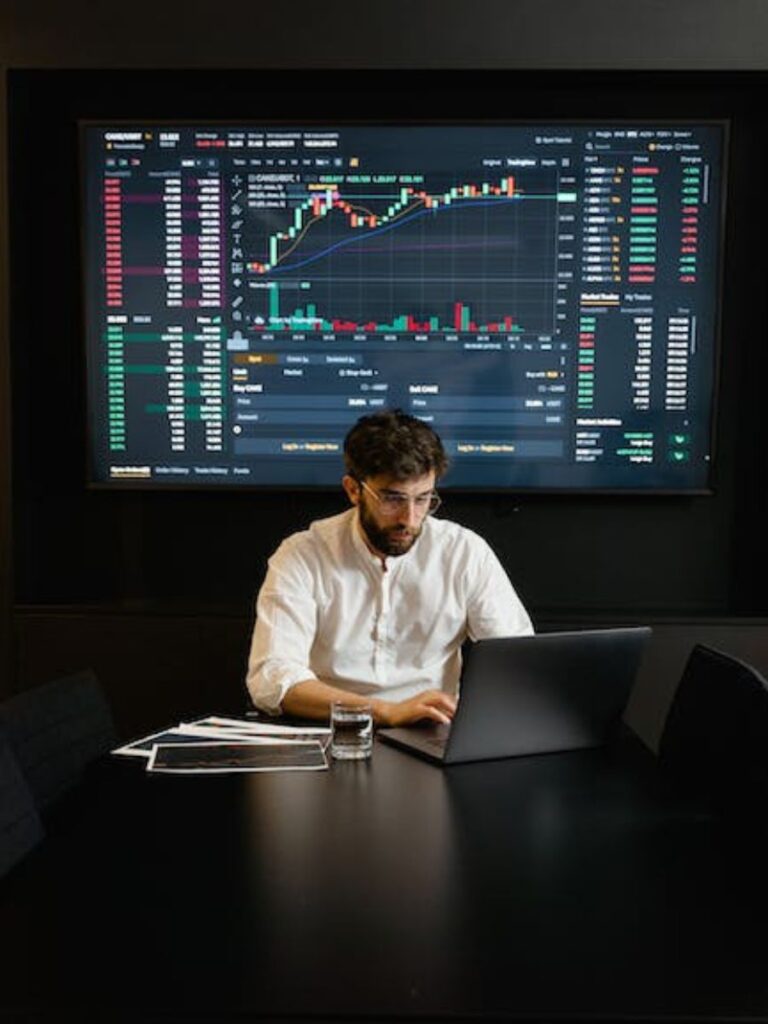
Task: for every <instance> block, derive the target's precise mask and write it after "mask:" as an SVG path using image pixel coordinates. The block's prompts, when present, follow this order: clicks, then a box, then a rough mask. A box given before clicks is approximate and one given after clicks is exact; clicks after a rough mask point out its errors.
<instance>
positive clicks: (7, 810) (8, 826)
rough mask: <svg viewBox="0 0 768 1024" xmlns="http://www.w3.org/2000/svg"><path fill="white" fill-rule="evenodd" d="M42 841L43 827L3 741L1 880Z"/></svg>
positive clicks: (0, 766)
mask: <svg viewBox="0 0 768 1024" xmlns="http://www.w3.org/2000/svg"><path fill="white" fill-rule="evenodd" d="M42 838H43V825H42V822H41V821H40V816H39V814H38V813H37V808H36V807H35V801H34V798H33V796H32V793H31V792H30V790H29V787H28V786H27V784H26V782H25V781H24V776H23V775H22V774H21V769H20V768H19V766H18V764H17V763H16V759H15V758H14V756H13V753H12V751H11V748H10V746H9V745H8V743H7V742H5V741H3V740H2V739H1V738H0V878H2V877H3V875H5V874H6V873H7V872H8V871H10V869H11V868H12V867H13V866H14V864H17V863H18V862H19V861H20V860H21V859H22V858H23V857H24V856H26V854H27V853H29V851H30V850H31V849H33V848H34V847H35V846H37V844H38V843H39V842H40V840H41V839H42Z"/></svg>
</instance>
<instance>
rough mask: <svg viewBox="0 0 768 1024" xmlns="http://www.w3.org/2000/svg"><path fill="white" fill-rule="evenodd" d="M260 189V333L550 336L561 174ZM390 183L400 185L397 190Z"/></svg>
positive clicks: (256, 297)
mask: <svg viewBox="0 0 768 1024" xmlns="http://www.w3.org/2000/svg"><path fill="white" fill-rule="evenodd" d="M339 177H340V178H342V180H341V181H338V180H337V181H333V182H332V183H328V182H325V181H322V180H320V181H310V182H306V183H305V182H301V183H293V184H289V185H287V186H283V187H282V188H279V189H277V190H272V191H271V192H270V193H268V195H269V201H270V202H271V203H272V204H274V203H275V197H276V196H278V197H279V198H278V199H277V202H279V203H280V204H282V208H281V210H280V215H277V216H276V215H275V212H274V210H273V208H272V207H267V206H266V203H264V201H263V196H264V193H260V192H259V190H258V189H253V190H252V191H253V193H255V198H254V199H253V200H252V201H251V203H250V204H249V207H250V209H249V213H250V217H249V219H248V222H247V225H246V226H244V234H245V237H246V238H247V240H248V252H247V257H248V258H247V261H246V272H247V274H248V280H249V285H250V287H249V290H248V294H249V296H250V301H249V303H248V306H247V308H246V315H247V317H248V319H249V321H250V323H251V325H252V327H253V328H254V329H256V330H265V329H266V330H271V331H277V332H297V331H304V332H319V331H322V332H328V331H332V332H334V333H335V334H342V335H343V334H345V333H350V332H357V333H360V332H365V333H366V334H413V333H419V332H421V333H425V334H431V335H434V336H436V337H440V336H444V335H446V334H450V333H456V332H461V333H465V334H466V333H468V332H469V333H478V332H487V333H500V332H507V333H522V332H526V331H527V332H532V333H537V334H541V333H551V332H552V331H553V326H554V325H553V310H554V293H555V285H556V265H555V263H556V254H557V201H558V186H557V180H556V175H555V174H554V173H553V174H542V173H537V174H535V175H534V174H530V175H528V176H527V178H526V179H525V181H524V183H522V182H521V181H520V179H519V176H513V175H507V176H503V177H499V178H496V179H488V180H477V179H475V180H459V181H454V182H453V183H449V182H446V181H445V178H444V176H443V180H441V181H427V182H425V183H424V184H423V185H418V186H416V185H400V184H396V182H399V181H400V180H401V179H402V177H405V175H391V176H390V175H387V176H382V177H391V178H393V179H396V182H395V183H391V182H386V183H381V184H378V185H376V184H373V185H372V184H371V183H363V184H361V183H359V182H358V181H357V180H356V179H357V178H358V177H359V176H358V175H342V176H339ZM393 186H394V187H393Z"/></svg>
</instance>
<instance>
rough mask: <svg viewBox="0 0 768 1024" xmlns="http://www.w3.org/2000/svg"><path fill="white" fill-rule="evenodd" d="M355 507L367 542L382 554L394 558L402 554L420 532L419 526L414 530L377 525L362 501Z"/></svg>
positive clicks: (411, 545)
mask: <svg viewBox="0 0 768 1024" xmlns="http://www.w3.org/2000/svg"><path fill="white" fill-rule="evenodd" d="M357 507H358V510H359V513H360V525H361V526H362V528H363V532H364V533H365V536H366V537H367V538H368V543H369V544H370V545H371V546H372V547H374V548H375V549H376V550H377V551H379V552H381V554H382V555H390V556H392V557H394V558H397V557H398V556H399V555H404V554H405V553H406V552H407V551H410V550H411V548H412V547H413V545H414V543H415V542H416V539H417V537H418V536H419V534H420V533H421V527H419V528H418V529H416V530H414V529H412V528H411V527H409V526H399V525H398V526H379V525H378V523H376V522H375V520H374V518H373V516H372V515H371V514H370V512H369V511H368V509H367V508H366V506H365V505H364V503H363V502H362V501H361V502H360V504H359V505H358V506H357Z"/></svg>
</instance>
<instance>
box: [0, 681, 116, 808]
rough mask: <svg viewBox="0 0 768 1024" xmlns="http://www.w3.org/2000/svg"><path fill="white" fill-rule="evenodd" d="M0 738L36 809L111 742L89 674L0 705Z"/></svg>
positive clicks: (101, 698)
mask: <svg viewBox="0 0 768 1024" xmlns="http://www.w3.org/2000/svg"><path fill="white" fill-rule="evenodd" d="M0 734H3V735H4V736H5V738H6V740H7V742H8V744H9V745H10V747H11V750H12V751H13V753H14V756H15V758H16V761H17V762H18V764H19V767H20V768H21V771H22V774H23V775H24V778H25V780H26V782H27V785H28V786H29V788H30V790H31V791H32V795H33V796H34V799H35V802H36V804H37V806H38V808H39V809H41V810H45V809H46V808H47V807H48V806H49V805H50V804H51V803H53V801H55V800H56V799H57V798H58V797H59V796H61V795H62V794H64V793H65V792H66V791H67V790H68V789H70V788H71V787H72V786H73V785H75V784H76V783H77V782H78V780H79V779H80V778H81V776H82V773H83V771H84V769H85V767H86V766H87V765H88V764H89V763H90V762H92V761H94V760H96V759H97V758H98V757H100V756H101V755H102V754H104V753H106V752H107V751H108V750H110V749H111V748H112V747H114V746H115V744H116V741H117V737H116V733H115V727H114V723H113V721H112V713H111V711H110V708H109V705H108V703H107V700H106V697H105V695H104V692H103V690H102V688H101V686H100V684H99V682H98V680H97V679H96V676H95V675H94V674H93V672H90V671H86V672H78V673H77V674H75V675H72V676H67V677H66V678H63V679H56V680H54V681H53V682H50V683H46V684H44V685H43V686H37V687H34V688H33V689H30V690H25V691H23V692H22V693H19V694H16V695H15V696H14V697H11V698H10V699H9V700H7V701H5V702H4V703H3V704H0Z"/></svg>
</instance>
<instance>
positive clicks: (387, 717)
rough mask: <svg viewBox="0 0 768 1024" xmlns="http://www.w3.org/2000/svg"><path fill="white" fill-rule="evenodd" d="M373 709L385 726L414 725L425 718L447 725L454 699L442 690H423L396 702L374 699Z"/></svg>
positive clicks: (453, 706)
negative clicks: (408, 698) (407, 698)
mask: <svg viewBox="0 0 768 1024" xmlns="http://www.w3.org/2000/svg"><path fill="white" fill-rule="evenodd" d="M374 711H375V716H376V719H377V720H378V722H379V723H380V724H381V725H385V726H399V725H414V724H415V723H416V722H422V721H425V720H428V721H432V722H441V723H443V724H444V725H449V724H450V721H451V719H452V718H453V715H454V712H455V711H456V701H455V699H454V698H453V697H449V696H448V694H447V693H443V692H442V690H425V691H424V693H419V694H417V695H416V696H415V697H411V698H410V700H401V701H399V702H398V703H397V704H392V703H390V702H389V701H383V700H381V701H374Z"/></svg>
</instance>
